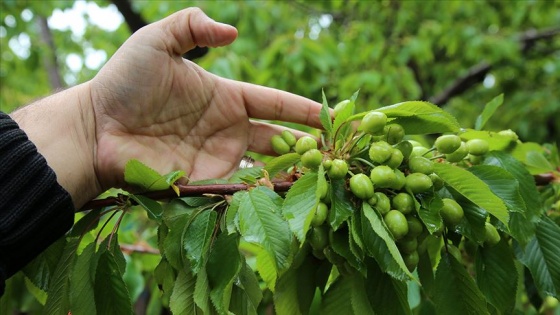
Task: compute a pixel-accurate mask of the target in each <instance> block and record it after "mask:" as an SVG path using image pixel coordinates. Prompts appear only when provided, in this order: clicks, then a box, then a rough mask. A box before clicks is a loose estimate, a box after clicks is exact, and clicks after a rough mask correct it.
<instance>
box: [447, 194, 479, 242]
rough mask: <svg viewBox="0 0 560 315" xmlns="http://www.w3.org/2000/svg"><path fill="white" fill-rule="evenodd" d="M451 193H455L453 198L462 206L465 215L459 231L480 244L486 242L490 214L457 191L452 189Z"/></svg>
mask: <svg viewBox="0 0 560 315" xmlns="http://www.w3.org/2000/svg"><path fill="white" fill-rule="evenodd" d="M450 191H451V192H452V193H453V198H454V199H455V200H456V201H457V202H458V203H459V204H460V205H461V207H462V208H463V212H464V213H465V216H464V217H463V220H461V222H460V223H459V225H457V230H458V231H459V233H461V234H462V235H464V236H465V237H466V238H468V239H471V240H473V241H475V242H479V243H482V242H484V240H486V230H485V229H484V224H485V222H486V218H487V217H488V212H486V210H484V209H482V208H480V207H479V206H477V205H475V204H474V203H473V202H471V201H470V200H468V199H466V198H465V197H464V196H463V195H461V194H459V193H457V192H456V191H455V190H453V189H450Z"/></svg>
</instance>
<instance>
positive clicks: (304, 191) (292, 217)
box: [282, 173, 319, 243]
mask: <svg viewBox="0 0 560 315" xmlns="http://www.w3.org/2000/svg"><path fill="white" fill-rule="evenodd" d="M317 182H318V175H317V173H307V174H305V175H303V176H302V177H301V178H300V179H298V180H297V181H295V183H294V184H293V185H292V187H290V190H289V191H288V193H287V194H286V199H284V205H283V207H282V214H283V216H284V218H286V220H287V221H288V224H289V225H290V226H289V227H290V230H291V231H292V233H294V235H295V236H296V237H297V239H298V240H299V241H300V242H301V243H303V242H304V241H305V236H306V234H307V231H308V230H309V225H310V224H311V220H312V219H313V215H314V209H315V207H316V206H317V203H318V202H319V197H318V196H317V195H316V193H315V192H316V191H317Z"/></svg>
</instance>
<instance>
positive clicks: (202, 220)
mask: <svg viewBox="0 0 560 315" xmlns="http://www.w3.org/2000/svg"><path fill="white" fill-rule="evenodd" d="M217 218H218V215H217V214H216V212H215V211H212V210H205V211H202V212H201V213H200V214H198V215H197V216H196V217H195V218H194V219H193V221H192V222H191V223H190V224H189V226H188V227H187V229H186V231H185V233H184V235H183V237H182V240H183V242H182V244H183V248H184V249H185V256H186V258H187V259H188V260H189V261H190V267H191V269H192V272H193V273H195V274H196V273H198V271H199V270H200V268H201V267H202V266H203V265H204V260H205V259H206V255H207V253H208V249H209V248H210V243H211V242H212V234H213V233H214V229H215V226H216V220H217ZM175 244H176V243H175Z"/></svg>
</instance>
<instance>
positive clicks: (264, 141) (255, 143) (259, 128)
mask: <svg viewBox="0 0 560 315" xmlns="http://www.w3.org/2000/svg"><path fill="white" fill-rule="evenodd" d="M284 130H289V131H291V132H292V133H293V134H294V135H295V136H296V138H298V139H299V138H301V137H303V136H309V134H308V133H305V132H303V131H300V130H296V129H291V128H287V127H283V126H279V125H273V124H267V123H263V122H258V121H251V127H250V131H249V142H248V148H247V150H248V151H251V152H255V153H260V154H265V155H278V154H277V153H276V152H274V150H273V149H272V145H271V143H270V138H272V136H274V135H278V134H280V133H281V132H282V131H284Z"/></svg>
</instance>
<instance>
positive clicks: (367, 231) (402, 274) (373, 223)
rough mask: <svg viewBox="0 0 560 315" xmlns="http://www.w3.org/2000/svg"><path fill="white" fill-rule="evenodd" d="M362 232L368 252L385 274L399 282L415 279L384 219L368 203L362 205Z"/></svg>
mask: <svg viewBox="0 0 560 315" xmlns="http://www.w3.org/2000/svg"><path fill="white" fill-rule="evenodd" d="M362 231H363V238H364V245H365V247H366V249H367V252H369V254H370V256H371V257H373V258H374V259H375V260H376V261H377V263H378V264H379V266H380V267H381V269H382V270H383V271H384V272H387V273H388V274H390V275H391V276H392V277H393V278H395V279H398V280H409V279H412V278H414V277H413V275H412V274H411V273H410V271H408V268H407V267H406V265H405V263H404V260H403V259H402V256H401V254H400V252H399V249H398V248H397V245H396V244H395V241H394V240H393V238H392V236H391V235H390V234H389V232H388V231H387V229H386V228H385V226H384V223H383V219H382V218H381V216H380V215H379V214H378V213H377V212H376V211H374V210H373V209H372V208H371V206H370V205H369V204H368V203H366V202H364V203H363V205H362Z"/></svg>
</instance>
